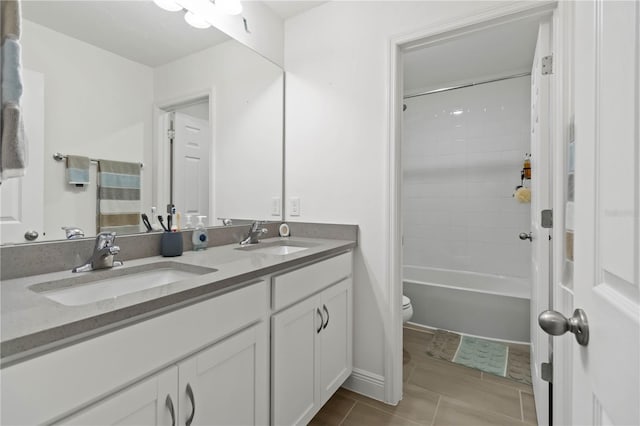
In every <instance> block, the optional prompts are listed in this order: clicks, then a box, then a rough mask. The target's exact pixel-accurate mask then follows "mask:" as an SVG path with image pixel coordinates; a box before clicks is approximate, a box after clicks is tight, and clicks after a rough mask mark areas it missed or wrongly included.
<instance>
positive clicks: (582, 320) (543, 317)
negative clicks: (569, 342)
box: [538, 309, 589, 346]
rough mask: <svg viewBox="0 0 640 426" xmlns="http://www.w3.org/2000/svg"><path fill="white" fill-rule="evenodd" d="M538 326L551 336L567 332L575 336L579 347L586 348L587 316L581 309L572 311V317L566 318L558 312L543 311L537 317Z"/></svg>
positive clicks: (587, 339)
mask: <svg viewBox="0 0 640 426" xmlns="http://www.w3.org/2000/svg"><path fill="white" fill-rule="evenodd" d="M538 324H540V327H541V328H542V329H543V330H544V331H545V332H546V333H547V334H550V335H552V336H561V335H563V334H564V333H566V332H567V331H570V332H572V333H573V334H575V336H576V341H577V342H578V344H579V345H582V346H587V344H588V343H589V323H588V322H587V314H585V312H584V311H583V310H582V309H576V310H575V311H573V316H572V317H571V318H567V317H565V316H564V315H562V314H561V313H560V312H556V311H544V312H542V313H541V314H540V315H539V316H538Z"/></svg>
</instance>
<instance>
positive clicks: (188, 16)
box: [184, 11, 211, 29]
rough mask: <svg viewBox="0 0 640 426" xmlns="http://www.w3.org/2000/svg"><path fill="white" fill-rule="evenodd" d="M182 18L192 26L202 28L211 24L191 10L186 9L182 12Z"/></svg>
mask: <svg viewBox="0 0 640 426" xmlns="http://www.w3.org/2000/svg"><path fill="white" fill-rule="evenodd" d="M184 20H185V21H187V24H189V25H191V26H192V27H194V28H199V29H204V28H209V27H210V26H211V24H210V23H208V22H207V21H206V20H205V19H204V18H203V17H202V16H200V15H196V14H195V13H193V12H191V11H187V13H185V14H184Z"/></svg>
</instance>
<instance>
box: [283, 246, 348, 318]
mask: <svg viewBox="0 0 640 426" xmlns="http://www.w3.org/2000/svg"><path fill="white" fill-rule="evenodd" d="M352 264H353V261H352V254H351V252H349V253H345V254H341V255H339V256H336V257H332V258H330V259H327V260H323V261H321V262H318V263H314V264H312V265H309V266H306V267H304V268H300V269H296V270H295V271H292V272H288V273H286V274H282V275H278V276H275V277H273V279H272V293H271V294H272V308H273V310H274V311H277V310H279V309H282V308H284V307H285V306H289V305H291V304H293V303H295V302H297V301H299V300H302V299H304V298H305V297H307V296H309V295H311V294H314V293H316V292H318V291H320V290H322V289H323V288H325V287H328V286H330V285H331V284H335V283H337V282H338V281H341V280H343V279H345V278H347V277H350V276H351V274H352V269H353V266H352Z"/></svg>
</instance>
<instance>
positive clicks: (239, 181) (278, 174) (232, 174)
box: [154, 41, 283, 224]
mask: <svg viewBox="0 0 640 426" xmlns="http://www.w3.org/2000/svg"><path fill="white" fill-rule="evenodd" d="M154 79H155V96H156V101H157V102H159V103H162V104H164V103H166V102H167V101H169V102H170V101H171V99H177V98H184V97H185V96H189V95H191V94H194V93H202V92H203V91H209V90H211V91H212V93H213V101H214V105H213V111H212V118H213V133H214V149H213V159H214V191H213V196H214V212H213V214H212V215H211V216H212V218H213V219H215V218H225V217H231V218H238V219H263V220H273V219H276V220H277V219H279V217H280V215H276V216H272V215H271V205H272V197H281V196H282V110H283V105H282V103H283V96H282V90H283V76H282V70H281V69H280V68H278V67H277V66H275V65H274V64H273V63H271V62H269V61H267V60H266V59H264V58H262V57H261V56H259V55H257V54H256V53H255V52H253V51H251V50H250V49H248V48H247V47H245V46H242V45H240V44H238V43H237V42H235V41H228V42H225V43H222V44H220V45H218V46H215V47H212V48H209V49H206V50H204V51H202V52H199V53H196V54H193V55H189V56H187V57H185V58H182V59H180V60H178V61H175V62H172V63H169V64H167V65H163V66H161V67H158V68H156V69H155V73H154ZM178 209H179V206H178ZM210 223H211V224H220V223H216V222H214V221H213V220H211V221H210Z"/></svg>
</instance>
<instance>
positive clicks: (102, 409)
mask: <svg viewBox="0 0 640 426" xmlns="http://www.w3.org/2000/svg"><path fill="white" fill-rule="evenodd" d="M177 381H178V369H177V368H176V367H171V368H168V369H167V370H164V371H163V372H161V373H158V374H156V375H154V376H152V377H151V378H149V379H146V380H144V381H142V382H140V383H137V384H135V385H133V386H130V387H128V388H126V389H124V390H122V391H120V392H118V393H116V394H114V395H112V396H110V397H108V398H106V399H104V400H102V401H100V402H98V403H96V404H95V405H92V406H91V407H89V408H87V409H85V410H82V411H80V412H79V413H77V414H74V415H72V416H71V417H68V418H66V419H64V420H62V421H61V422H60V423H59V424H63V425H78V426H81V425H96V426H97V425H132V426H133V425H167V426H169V425H172V424H173V425H175V424H177V423H176V421H177V418H176V417H175V416H176V415H177V414H178V411H177V410H178V405H177V399H176V394H177V388H176V383H177Z"/></svg>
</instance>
